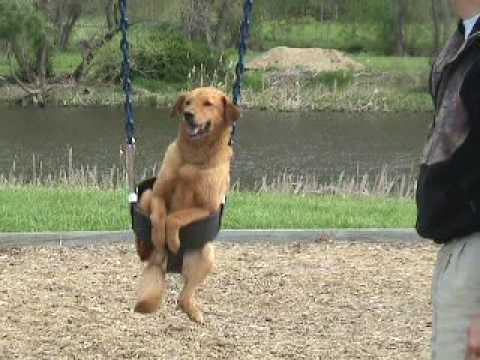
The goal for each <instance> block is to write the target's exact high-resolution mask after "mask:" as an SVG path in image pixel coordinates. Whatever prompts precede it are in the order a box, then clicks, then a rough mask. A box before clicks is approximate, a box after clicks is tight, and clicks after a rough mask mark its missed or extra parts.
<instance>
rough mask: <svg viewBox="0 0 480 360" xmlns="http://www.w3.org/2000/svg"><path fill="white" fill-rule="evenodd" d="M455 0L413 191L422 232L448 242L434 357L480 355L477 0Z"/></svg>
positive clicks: (455, 359) (435, 296) (435, 297)
mask: <svg viewBox="0 0 480 360" xmlns="http://www.w3.org/2000/svg"><path fill="white" fill-rule="evenodd" d="M451 2H452V5H453V8H454V9H455V12H456V14H457V15H458V16H459V17H460V19H461V21H460V22H459V26H458V29H457V31H456V32H455V33H454V34H453V36H452V37H451V38H450V40H449V41H448V43H447V45H446V46H445V48H444V49H443V50H442V51H441V53H440V54H439V56H438V58H437V59H436V61H435V63H434V65H433V68H432V73H431V81H430V89H431V93H432V96H433V100H434V104H435V117H434V122H433V125H432V128H431V132H430V135H429V138H428V141H427V144H426V146H425V148H424V152H423V158H422V162H421V166H420V173H419V177H418V186H417V194H416V201H417V224H416V228H417V231H418V233H419V234H420V235H421V236H422V237H424V238H428V239H433V240H434V241H435V242H437V243H439V244H442V245H443V246H442V248H441V249H440V251H439V253H438V258H437V263H436V267H435V271H434V276H433V280H432V303H433V329H432V330H433V336H432V359H434V360H465V359H466V358H468V359H476V358H477V357H476V356H480V349H478V348H476V347H475V346H472V344H475V342H476V340H475V339H476V338H475V337H476V336H480V335H475V334H476V333H477V330H475V329H476V328H475V327H474V326H473V325H472V327H471V328H470V326H471V324H472V319H474V318H475V316H477V315H479V314H480V161H479V160H480V0H451ZM474 323H475V322H474ZM477 340H478V339H477ZM472 341H473V342H472ZM479 359H480V358H479Z"/></svg>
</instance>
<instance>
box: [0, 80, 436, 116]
mask: <svg viewBox="0 0 480 360" xmlns="http://www.w3.org/2000/svg"><path fill="white" fill-rule="evenodd" d="M223 90H225V89H223ZM181 92H182V91H174V90H167V91H149V90H147V89H144V88H141V87H136V88H134V93H133V102H134V106H141V107H154V108H155V107H156V108H159V107H169V106H171V105H172V104H173V103H174V102H175V99H176V97H177V96H178V94H179V93H181ZM226 93H229V91H226ZM24 96H25V93H24V92H23V91H22V89H21V88H20V87H19V86H18V85H14V84H7V85H3V86H0V105H4V106H19V107H27V106H32V104H29V103H26V102H23V101H22V99H23V98H24ZM123 101H124V97H123V93H122V92H121V88H120V86H117V85H108V84H80V85H78V86H74V85H69V84H62V83H60V84H58V85H53V88H52V90H51V92H50V94H49V99H48V104H47V107H49V106H51V107H52V106H53V107H58V106H60V107H90V106H103V107H113V106H122V105H123ZM241 107H242V108H244V109H248V110H265V111H279V112H296V111H298V112H305V111H307V112H320V111H331V112H351V113H358V112H418V113H420V112H431V111H433V108H432V104H431V98H430V95H428V94H427V93H424V92H408V91H401V90H399V89H395V88H384V89H382V88H378V87H375V86H373V87H365V86H361V85H358V84H354V85H352V86H350V87H348V88H346V89H341V90H333V91H322V92H319V91H315V89H308V88H307V87H300V86H297V87H295V86H293V87H292V86H290V87H289V86H288V85H287V86H285V87H281V86H278V87H270V88H266V89H264V90H260V91H253V90H251V89H248V88H247V89H244V90H243V92H242V99H241Z"/></svg>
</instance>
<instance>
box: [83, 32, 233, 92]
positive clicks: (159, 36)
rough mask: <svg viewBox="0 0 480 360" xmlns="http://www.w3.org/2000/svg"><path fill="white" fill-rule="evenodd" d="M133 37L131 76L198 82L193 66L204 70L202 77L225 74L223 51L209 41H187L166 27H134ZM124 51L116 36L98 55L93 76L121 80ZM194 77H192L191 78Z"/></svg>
mask: <svg viewBox="0 0 480 360" xmlns="http://www.w3.org/2000/svg"><path fill="white" fill-rule="evenodd" d="M130 40H131V51H130V56H131V59H130V61H131V69H132V78H134V79H135V78H148V79H151V80H158V81H162V82H165V83H172V84H175V83H185V82H186V81H187V80H189V79H190V81H195V78H194V76H193V75H192V71H193V72H195V70H193V69H200V68H201V69H202V76H206V77H207V79H204V80H205V81H208V80H209V78H210V77H213V76H214V74H215V76H224V74H225V71H226V67H227V64H226V61H225V60H224V57H222V56H221V55H222V54H221V53H219V52H216V51H212V50H211V49H209V48H208V46H207V45H206V44H203V43H198V42H193V41H189V40H187V39H186V38H185V37H183V36H182V35H181V34H180V33H179V32H175V31H173V30H169V29H165V28H153V29H152V28H139V29H137V30H133V31H132V33H131V36H130ZM121 60H122V59H121V54H120V50H118V41H117V39H115V40H113V41H112V43H111V44H109V45H108V46H106V47H105V48H104V49H102V51H101V52H100V53H99V54H98V55H97V57H96V59H95V61H94V64H93V66H92V69H91V78H93V79H95V80H100V81H111V80H118V79H119V78H120V75H121V74H120V71H121ZM192 76H193V78H192Z"/></svg>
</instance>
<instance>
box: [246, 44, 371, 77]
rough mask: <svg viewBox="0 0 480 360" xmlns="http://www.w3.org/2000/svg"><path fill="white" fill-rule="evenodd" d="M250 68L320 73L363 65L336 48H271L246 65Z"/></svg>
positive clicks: (354, 69) (353, 68)
mask: <svg viewBox="0 0 480 360" xmlns="http://www.w3.org/2000/svg"><path fill="white" fill-rule="evenodd" d="M247 67H248V69H251V70H269V69H277V70H285V71H289V70H294V69H297V70H298V69H300V70H303V71H308V72H313V73H320V72H331V71H338V70H353V71H358V70H362V69H363V65H361V64H359V63H357V62H355V61H353V60H352V59H351V58H349V57H348V56H347V55H345V54H344V53H342V52H341V51H338V50H331V49H318V48H305V49H301V48H288V47H277V48H273V49H271V50H269V51H267V52H266V53H264V54H263V55H261V56H259V57H258V58H256V59H254V60H252V61H250V62H249V63H248V65H247Z"/></svg>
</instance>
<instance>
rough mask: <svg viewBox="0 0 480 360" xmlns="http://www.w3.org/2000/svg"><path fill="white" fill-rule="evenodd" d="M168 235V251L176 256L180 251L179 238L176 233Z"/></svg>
mask: <svg viewBox="0 0 480 360" xmlns="http://www.w3.org/2000/svg"><path fill="white" fill-rule="evenodd" d="M168 235H169V236H168V237H167V245H168V250H170V251H171V252H172V253H174V254H178V251H179V250H180V237H179V234H178V231H175V232H174V233H171V234H168Z"/></svg>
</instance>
